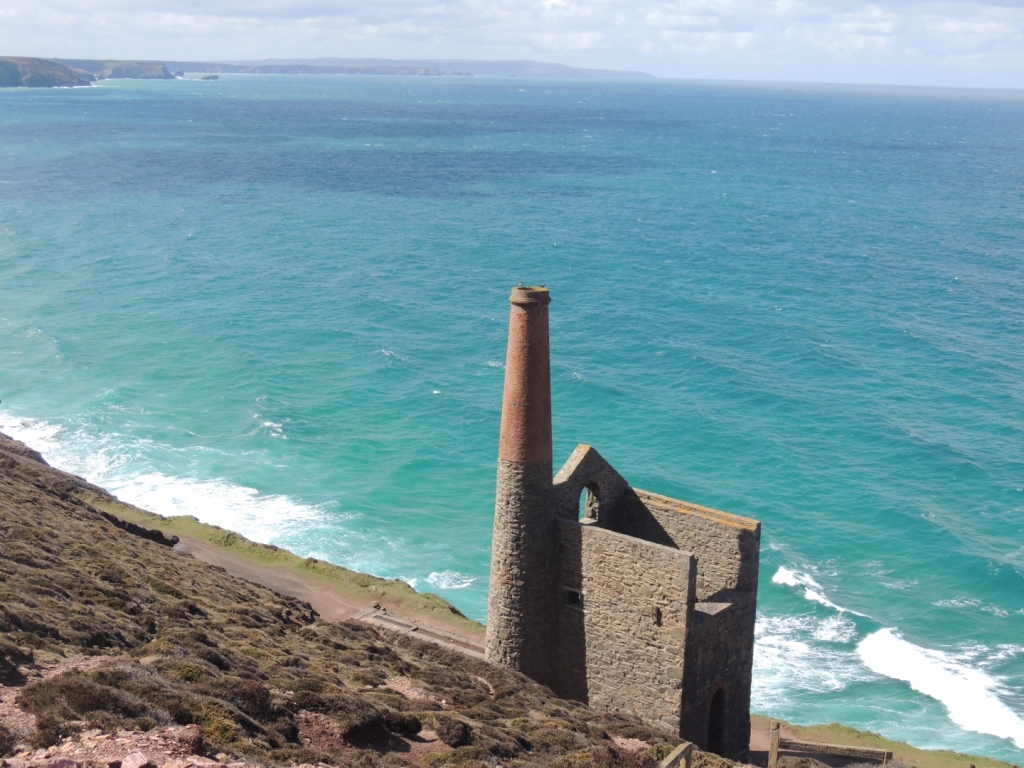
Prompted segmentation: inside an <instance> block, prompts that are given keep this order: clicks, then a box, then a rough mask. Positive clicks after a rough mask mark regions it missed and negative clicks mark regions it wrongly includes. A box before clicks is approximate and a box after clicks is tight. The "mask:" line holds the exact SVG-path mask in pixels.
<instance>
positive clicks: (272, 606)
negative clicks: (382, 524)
mask: <svg viewBox="0 0 1024 768" xmlns="http://www.w3.org/2000/svg"><path fill="white" fill-rule="evenodd" d="M8 447H11V446H10V443H9V442H5V441H4V440H2V439H0V654H2V657H3V659H4V660H5V661H4V663H5V664H6V667H5V669H6V677H5V682H6V684H9V685H20V686H23V688H22V690H21V692H20V695H19V698H18V702H19V706H20V707H21V708H22V709H23V710H25V711H27V712H30V713H32V714H33V715H35V716H36V731H35V732H34V733H32V734H29V736H28V741H29V742H30V743H31V744H32V745H33V746H36V747H42V746H47V745H52V744H55V743H56V742H57V741H58V740H60V739H62V738H64V737H66V736H68V735H70V734H73V733H75V732H76V731H79V730H83V729H91V728H101V729H103V730H105V731H107V732H114V731H116V730H118V729H129V730H131V729H134V730H139V731H145V730H149V729H152V728H154V727H159V726H164V725H170V724H176V725H181V726H189V727H190V728H191V729H192V730H191V731H190V732H192V733H195V734H196V735H197V743H198V744H202V745H204V746H203V747H201V748H202V749H204V750H207V751H208V752H209V753H218V752H224V753H227V754H229V755H233V756H236V757H239V758H242V759H244V760H245V761H246V762H248V763H250V764H264V765H273V764H279V765H280V764H292V763H315V762H323V763H328V764H334V765H359V766H366V767H367V768H369V767H370V766H382V767H383V766H393V765H399V764H408V759H407V758H405V757H403V756H402V755H403V754H404V753H405V752H407V751H408V750H409V749H410V745H411V743H412V742H410V740H409V739H410V736H412V735H414V734H415V733H416V732H418V731H419V730H420V729H421V728H423V727H426V728H430V729H436V730H437V731H438V732H439V733H440V734H441V738H442V740H443V741H444V742H445V743H446V744H448V745H449V746H450V747H452V748H451V749H447V750H446V751H445V752H442V753H438V754H432V755H427V756H426V757H422V758H420V759H419V761H420V762H421V763H422V764H423V765H424V766H428V765H442V764H443V765H464V766H474V767H475V766H483V765H493V761H495V760H498V759H500V760H501V761H502V764H503V765H510V766H522V767H523V768H525V766H530V765H557V766H559V767H560V768H570V766H572V767H579V768H582V767H583V766H595V768H654V766H655V760H654V755H653V754H652V753H650V752H648V751H645V750H641V751H639V752H630V751H626V750H623V749H621V748H618V747H617V746H616V744H615V742H614V740H613V737H615V736H623V737H629V738H639V739H643V740H646V741H647V742H648V743H650V744H652V745H655V746H658V745H661V746H671V745H673V744H674V743H676V742H677V741H678V740H673V739H671V738H666V735H665V734H662V733H658V732H656V731H653V730H651V729H650V728H648V727H647V726H645V725H643V724H642V723H641V722H639V721H638V720H636V719H634V718H627V717H619V716H611V715H603V714H599V713H595V712H592V711H591V710H589V709H587V708H586V707H584V706H582V705H580V704H577V703H574V702H569V701H564V700H561V699H558V698H556V697H555V696H554V695H553V694H552V693H551V692H550V691H549V690H547V689H546V688H543V687H541V686H538V685H536V684H535V683H533V682H531V681H530V680H528V679H526V678H525V677H523V676H522V675H519V674H517V673H514V672H512V671H509V670H506V669H501V668H498V667H493V666H491V665H488V664H485V663H483V662H481V661H477V660H474V659H471V658H468V657H465V656H462V655H459V654H454V653H451V652H449V651H446V650H443V649H441V648H438V647H436V646H433V645H429V644H425V643H422V642H420V641H418V640H414V639H411V638H408V637H403V636H398V635H391V634H388V633H384V632H382V631H379V630H376V629H374V628H372V627H370V626H368V625H365V624H361V623H357V622H339V623H327V622H322V621H319V620H318V617H317V616H316V614H315V613H314V612H313V611H312V610H311V609H310V608H309V606H308V605H306V604H304V603H301V602H299V601H298V600H295V599H293V598H289V597H284V596H281V595H279V594H276V593H274V592H272V591H270V590H268V589H265V588H262V587H259V586H257V585H255V584H252V583H249V582H245V581H241V580H238V579H234V578H232V577H231V576H229V575H228V574H226V573H225V572H224V571H223V570H222V569H220V568H216V567H213V566H210V565H207V564H205V563H203V562H200V561H198V560H195V559H194V558H191V557H190V556H188V555H185V554H182V553H179V552H175V551H173V550H172V549H171V548H170V547H168V546H166V545H164V544H160V543H157V542H156V541H153V540H151V539H150V538H147V537H143V536H141V535H135V534H132V533H130V532H128V531H125V530H122V529H121V528H119V527H117V526H115V525H114V524H112V523H111V522H110V520H108V519H107V517H106V516H105V515H104V514H103V511H101V510H99V509H96V508H95V507H94V506H92V505H90V504H87V503H85V502H84V501H82V499H81V498H79V496H80V494H83V493H86V492H89V493H95V492H96V491H93V490H90V488H89V487H88V486H87V485H86V484H84V483H83V482H82V481H80V480H78V479H77V478H73V477H71V476H69V475H66V474H64V473H61V472H57V471H55V470H52V469H50V468H49V467H46V466H45V465H44V464H41V463H39V462H38V461H36V460H35V459H34V458H33V457H32V456H30V455H26V454H25V453H24V452H23V451H22V452H20V455H19V453H14V452H10V451H6V450H5V449H6V448H8ZM146 519H147V520H148V519H149V518H146ZM176 524H177V525H182V524H184V525H186V526H188V525H194V522H193V523H189V522H188V521H180V520H179V521H178V522H177V523H176ZM190 530H192V529H191V528H190ZM225 534H226V532H221V533H220V535H221V536H224V535H225ZM243 542H244V540H239V541H235V540H231V541H228V542H226V545H227V546H240V547H248V548H251V551H252V553H254V554H255V555H257V556H260V557H267V558H284V554H285V553H281V552H280V550H276V551H275V550H273V549H272V548H261V547H258V546H256V545H252V544H251V543H243ZM284 559H286V558H284ZM300 562H301V561H300ZM302 567H304V568H309V569H310V570H311V571H312V572H313V573H316V572H318V570H319V568H318V564H312V565H311V566H306V565H303V566H302ZM322 572H323V573H324V574H325V578H327V577H330V578H338V576H337V574H335V573H334V571H333V570H331V569H329V568H323V569H322ZM345 573H348V572H345ZM377 581H379V580H377ZM366 583H371V584H376V583H377V582H376V581H370V582H366ZM385 584H386V585H387V588H388V589H392V588H397V587H395V586H393V585H391V583H390V582H385ZM413 594H415V593H413ZM410 599H411V598H410ZM58 664H59V665H60V666H59V667H57V665H58ZM55 667H57V668H55ZM33 670H39V671H42V672H44V673H46V674H44V676H43V677H42V679H38V678H37V679H34V680H33V681H32V682H28V681H27V680H26V678H25V675H27V674H28V673H31V672H32V671H33ZM47 670H51V671H50V672H48V673H47ZM47 674H48V675H49V676H47ZM26 683H27V684H26ZM392 685H393V686H394V687H391V686H392ZM401 691H404V693H403V692H401ZM2 736H3V733H0V737H2ZM12 740H13V739H8V742H11V741H12ZM2 741H3V739H2V738H0V742H2ZM0 746H4V745H3V744H2V743H0ZM11 748H13V747H12V746H11V745H10V743H8V744H7V750H10V749H11ZM199 748H200V747H197V749H199Z"/></svg>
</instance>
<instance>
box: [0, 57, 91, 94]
mask: <svg viewBox="0 0 1024 768" xmlns="http://www.w3.org/2000/svg"><path fill="white" fill-rule="evenodd" d="M95 79H96V78H95V77H93V76H92V75H91V74H90V73H88V72H86V71H84V70H81V69H75V68H73V67H69V66H65V65H64V64H59V63H57V62H55V61H50V60H49V59H33V58H29V57H23V56H3V57H0V88H18V87H25V88H58V87H62V88H67V87H71V86H75V85H89V84H90V83H91V82H93V81H94V80H95Z"/></svg>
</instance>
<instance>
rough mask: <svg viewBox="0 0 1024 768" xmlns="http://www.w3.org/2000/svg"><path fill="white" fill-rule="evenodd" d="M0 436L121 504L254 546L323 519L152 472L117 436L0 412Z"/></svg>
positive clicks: (263, 497)
mask: <svg viewBox="0 0 1024 768" xmlns="http://www.w3.org/2000/svg"><path fill="white" fill-rule="evenodd" d="M0 431H3V432H5V433H6V434H8V435H10V436H11V437H13V438H15V439H17V440H21V441H22V442H23V443H25V444H26V445H28V446H29V447H30V448H34V449H35V450H37V451H39V452H40V453H42V454H43V457H44V458H45V459H46V461H47V462H48V463H49V464H50V465H51V466H54V467H56V468H58V469H62V470H65V471H67V472H71V473H73V474H76V475H79V476H81V477H84V478H85V479H86V480H88V481H90V482H92V483H96V484H97V485H99V486H102V487H103V488H105V489H107V490H108V491H110V492H111V493H113V494H114V495H115V496H117V497H118V498H119V499H121V500H122V501H126V502H128V503H129V504H134V505H136V506H139V507H142V508H143V509H148V510H149V511H151V512H155V513H157V514H158V515H164V516H165V517H171V516H174V515H193V516H194V517H196V518H197V519H199V520H200V521H202V522H204V523H209V524H211V525H219V526H221V527H223V528H227V529H229V530H232V531H237V532H238V533H240V534H242V535H243V536H245V537H246V538H249V539H252V540H253V541H258V542H261V543H271V542H272V541H273V540H274V539H275V538H278V537H279V536H281V535H282V534H286V533H287V532H288V530H289V529H292V528H294V527H298V526H303V527H305V526H308V525H310V523H313V522H315V521H319V520H322V519H323V511H322V509H321V508H320V507H318V506H315V505H311V504H303V503H302V502H299V501H295V500H293V499H290V498H288V497H287V496H282V495H276V494H262V493H260V492H259V491H258V490H256V489H255V488H248V487H246V486H243V485H238V484H236V483H231V482H228V481H226V480H221V479H213V480H206V479H198V478H188V477H174V476H171V475H167V474H165V473H163V472H160V471H158V470H155V469H153V468H152V467H149V466H147V462H146V461H145V459H144V458H141V454H142V453H143V452H144V451H145V450H146V449H147V448H148V447H151V445H150V444H149V443H148V442H147V441H145V440H134V441H131V440H126V439H125V438H123V437H122V436H121V435H119V434H117V433H111V434H108V435H103V436H94V435H90V434H88V433H87V432H86V431H85V430H77V431H75V430H68V429H65V428H62V427H60V426H58V425H55V424H51V423H49V422H46V421H43V420H40V419H26V418H19V417H16V416H14V415H12V414H9V413H4V412H0Z"/></svg>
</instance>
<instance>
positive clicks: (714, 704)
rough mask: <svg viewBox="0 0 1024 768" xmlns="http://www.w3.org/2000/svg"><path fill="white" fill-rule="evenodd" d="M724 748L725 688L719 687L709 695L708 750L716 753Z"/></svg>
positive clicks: (718, 753) (720, 752)
mask: <svg viewBox="0 0 1024 768" xmlns="http://www.w3.org/2000/svg"><path fill="white" fill-rule="evenodd" d="M724 750H725V688H719V689H718V690H717V691H715V695H714V696H712V697H711V706H710V709H709V712H708V752H714V753H715V754H716V755H720V754H722V752H723V751H724Z"/></svg>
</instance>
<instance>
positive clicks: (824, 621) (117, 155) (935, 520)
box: [0, 75, 1024, 765]
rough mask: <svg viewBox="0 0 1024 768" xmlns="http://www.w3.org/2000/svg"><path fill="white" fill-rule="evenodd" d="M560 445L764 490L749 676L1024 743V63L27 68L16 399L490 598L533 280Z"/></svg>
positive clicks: (686, 480)
mask: <svg viewBox="0 0 1024 768" xmlns="http://www.w3.org/2000/svg"><path fill="white" fill-rule="evenodd" d="M520 282H523V283H528V284H529V283H535V284H544V285H546V286H547V287H548V288H549V289H550V290H551V294H552V297H553V299H552V303H551V307H550V313H551V349H552V390H553V395H552V398H553V409H554V440H555V455H556V466H557V465H559V464H560V463H561V461H563V460H564V459H565V458H567V457H568V455H569V454H570V453H571V452H572V450H573V448H574V447H575V446H576V445H577V444H578V443H587V444H590V445H593V446H594V447H596V448H597V449H598V450H599V451H600V452H601V453H602V455H604V456H605V457H606V458H607V459H608V460H609V461H611V462H612V464H614V465H615V466H616V467H617V468H618V469H619V471H620V472H621V473H622V474H623V475H624V476H625V477H626V478H627V479H628V480H629V481H630V483H631V484H633V485H635V486H637V487H639V488H644V489H647V490H650V491H655V492H658V493H662V494H666V495H669V496H673V497H677V498H680V499H685V500H688V501H691V502H695V503H698V504H702V505H706V506H710V507H715V508H718V509H722V510H725V511H728V512H733V513H737V514H740V515H746V516H750V517H754V518H757V519H758V520H760V521H761V523H762V526H763V528H762V531H763V533H762V552H761V571H760V574H761V577H760V592H759V600H758V609H759V612H758V621H757V630H756V650H755V669H754V690H753V709H754V711H755V712H758V713H761V714H764V715H769V716H773V717H780V718H784V719H786V720H789V721H792V722H795V723H801V724H812V723H827V722H831V721H835V722H840V723H844V724H847V725H850V726H854V727H856V728H860V729H868V730H871V731H876V732H878V733H881V734H884V735H885V736H887V737H890V738H894V739H900V740H904V741H907V742H910V743H911V744H914V745H916V746H919V747H926V748H930V749H954V750H958V751H963V752H969V753H974V754H979V755H988V756H991V757H996V758H1001V759H1003V760H1006V761H1009V762H1011V763H1015V764H1018V765H1019V764H1024V301H1022V297H1024V92H1020V91H1018V92H1014V91H1001V92H1000V91H980V90H974V91H967V90H964V91H954V90H940V89H898V88H871V87H853V86H848V87H838V86H837V87H829V86H816V85H765V84H742V83H711V82H687V81H667V80H651V81H613V80H603V81H568V80H565V81H559V80H528V79H523V78H500V79H486V78H475V77H474V78H440V77H438V78H431V77H421V78H405V77H361V76H274V75H266V76H263V75H221V77H220V80H219V81H216V82H204V81H200V80H199V79H198V75H197V76H190V77H189V78H187V79H182V80H174V81H131V80H120V81H105V82H101V83H99V84H97V85H95V86H93V87H88V88H76V89H53V90H51V89H6V90H3V91H0V430H2V431H4V432H6V433H7V434H10V435H12V436H14V437H16V438H18V439H21V440H23V441H25V442H26V443H28V444H29V445H30V446H32V447H34V448H37V449H39V450H40V451H42V452H43V454H44V455H45V457H46V458H47V460H48V461H49V462H50V463H52V464H53V465H55V466H57V467H60V468H62V469H66V470H68V471H71V472H74V473H76V474H79V475H81V476H83V477H85V478H87V479H89V480H90V481H92V482H94V483H97V484H99V485H102V486H104V487H106V488H108V489H110V490H111V491H112V492H114V493H115V494H117V495H118V496H119V497H120V498H122V499H124V500H126V501H129V502H132V503H134V504H137V505H139V506H142V507H145V508H147V509H150V510H153V511H154V512H158V513H160V514H162V515H195V516H196V517H197V518H199V519H200V520H202V521H204V522H208V523H213V524H216V525H219V526H223V527H226V528H229V529H232V530H235V531H238V532H241V533H242V534H244V535H245V536H248V537H250V538H251V539H254V540H256V541H260V542H268V543H273V544H276V545H279V546H282V547H286V548H287V549H289V550H291V551H292V552H295V553H296V554H298V555H300V556H303V557H306V556H312V557H315V558H320V559H324V560H328V561H330V562H332V563H337V564H340V565H344V566H346V567H349V568H354V569H358V570H361V571H367V572H370V573H374V574H377V575H380V576H384V577H389V578H397V579H403V580H404V581H406V582H408V583H409V584H410V585H412V586H413V587H414V588H415V589H417V590H420V591H423V592H434V593H437V594H439V595H442V596H443V597H444V598H446V599H447V600H449V601H451V602H452V603H453V604H454V605H456V606H457V607H458V608H459V609H461V610H462V611H463V612H464V613H466V614H467V615H468V616H470V617H471V618H474V619H478V620H480V621H484V620H485V619H486V595H487V581H488V565H489V557H490V541H491V525H492V515H493V503H494V483H495V466H496V456H497V441H498V429H499V418H500V410H501V393H502V382H503V376H504V360H505V343H506V337H507V323H508V315H509V305H508V295H509V290H510V288H511V287H512V286H513V285H516V284H518V283H520Z"/></svg>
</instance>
